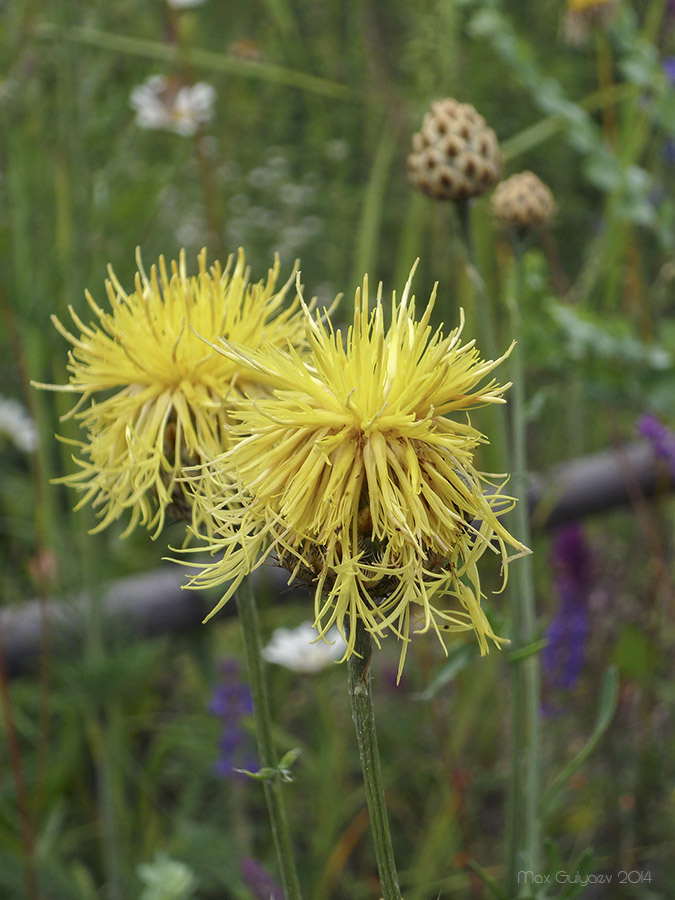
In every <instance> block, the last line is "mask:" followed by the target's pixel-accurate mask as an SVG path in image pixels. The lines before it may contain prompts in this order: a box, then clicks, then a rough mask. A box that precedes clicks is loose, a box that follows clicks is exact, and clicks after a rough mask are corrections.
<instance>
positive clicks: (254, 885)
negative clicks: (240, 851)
mask: <svg viewBox="0 0 675 900" xmlns="http://www.w3.org/2000/svg"><path fill="white" fill-rule="evenodd" d="M239 871H240V872H241V877H242V881H243V882H244V883H245V884H246V886H247V887H248V888H249V889H250V891H251V893H252V894H253V896H254V897H255V898H256V900H284V892H283V891H282V889H281V887H280V886H279V885H278V884H277V882H276V881H275V880H274V879H273V878H272V876H271V875H270V874H269V872H268V871H267V869H265V868H264V867H263V866H262V865H261V864H260V863H259V862H258V860H256V859H251V858H250V857H246V858H244V859H242V860H241V861H240V863H239Z"/></svg>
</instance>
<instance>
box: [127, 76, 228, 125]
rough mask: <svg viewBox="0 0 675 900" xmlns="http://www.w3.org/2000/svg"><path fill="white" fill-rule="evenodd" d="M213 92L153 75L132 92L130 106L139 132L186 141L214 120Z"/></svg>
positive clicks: (206, 87) (200, 85)
mask: <svg viewBox="0 0 675 900" xmlns="http://www.w3.org/2000/svg"><path fill="white" fill-rule="evenodd" d="M215 99H216V92H215V90H214V88H213V87H212V86H211V85H210V84H207V83H206V82H204V81H199V82H197V84H191V85H189V84H183V85H181V84H180V83H178V82H173V81H172V80H171V79H169V78H167V77H166V76H165V75H153V76H152V77H151V78H148V80H147V81H146V82H145V83H144V84H141V85H139V86H138V87H136V88H134V90H133V91H132V92H131V97H130V100H129V102H130V104H131V106H132V108H133V109H134V110H135V111H136V124H137V125H138V126H139V127H140V128H153V129H157V130H159V131H172V132H174V134H180V135H182V136H184V137H189V136H190V135H193V134H195V133H196V132H197V131H198V130H199V129H200V128H201V127H202V125H205V124H206V123H207V122H210V121H211V119H212V118H213V105H214V102H215Z"/></svg>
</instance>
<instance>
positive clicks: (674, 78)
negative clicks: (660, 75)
mask: <svg viewBox="0 0 675 900" xmlns="http://www.w3.org/2000/svg"><path fill="white" fill-rule="evenodd" d="M663 71H664V72H665V73H666V78H667V79H668V81H669V82H670V83H671V84H675V56H667V57H666V58H665V59H664V60H663Z"/></svg>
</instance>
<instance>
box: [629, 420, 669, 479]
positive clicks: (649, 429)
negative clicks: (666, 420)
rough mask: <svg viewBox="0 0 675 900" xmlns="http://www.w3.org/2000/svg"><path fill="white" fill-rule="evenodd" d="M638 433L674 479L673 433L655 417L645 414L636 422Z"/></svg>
mask: <svg viewBox="0 0 675 900" xmlns="http://www.w3.org/2000/svg"><path fill="white" fill-rule="evenodd" d="M638 431H639V432H640V434H641V435H642V436H643V437H645V438H647V440H648V441H649V443H650V444H651V445H652V449H653V451H654V453H655V454H656V456H658V457H659V458H661V459H663V460H665V462H666V463H667V465H668V469H669V471H670V474H671V476H672V477H673V478H675V431H671V429H670V428H668V427H667V425H664V424H663V422H661V421H660V420H659V419H657V418H656V416H653V415H652V414H651V413H645V414H644V415H643V416H642V417H641V419H640V421H639V422H638Z"/></svg>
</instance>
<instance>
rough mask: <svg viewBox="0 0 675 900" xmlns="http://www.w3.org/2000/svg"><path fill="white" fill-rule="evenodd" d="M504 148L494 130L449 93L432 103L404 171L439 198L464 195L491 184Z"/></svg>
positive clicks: (469, 195)
mask: <svg viewBox="0 0 675 900" xmlns="http://www.w3.org/2000/svg"><path fill="white" fill-rule="evenodd" d="M501 168H502V154H501V151H500V149H499V144H498V143H497V136H496V135H495V133H494V131H493V130H492V129H491V128H489V127H488V126H487V125H486V124H485V119H484V118H483V116H481V115H480V114H479V113H477V112H476V110H475V109H474V107H473V106H471V105H470V104H468V103H459V102H458V101H457V100H453V99H452V98H450V97H448V98H446V99H445V100H438V101H436V102H435V103H433V104H432V106H431V110H430V111H429V112H428V113H427V114H426V115H425V116H424V121H423V122H422V128H421V129H420V131H419V132H418V133H417V134H415V135H414V136H413V139H412V152H411V153H410V155H409V156H408V177H409V178H410V180H411V181H412V183H413V184H414V185H415V187H416V188H417V189H418V190H420V191H422V192H423V193H425V194H428V195H429V196H430V197H435V198H436V199H438V200H455V201H457V200H468V199H469V198H471V197H477V196H478V195H479V194H482V193H483V192H484V191H486V190H488V188H491V187H492V185H493V184H495V183H496V182H497V181H498V179H499V175H500V173H501Z"/></svg>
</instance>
